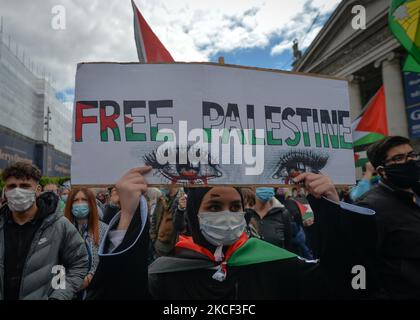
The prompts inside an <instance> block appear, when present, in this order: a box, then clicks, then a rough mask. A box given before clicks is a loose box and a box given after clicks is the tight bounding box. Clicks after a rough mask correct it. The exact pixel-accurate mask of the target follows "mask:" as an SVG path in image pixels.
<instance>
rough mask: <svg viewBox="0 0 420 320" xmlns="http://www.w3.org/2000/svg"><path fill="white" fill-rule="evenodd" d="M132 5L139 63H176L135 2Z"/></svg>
mask: <svg viewBox="0 0 420 320" xmlns="http://www.w3.org/2000/svg"><path fill="white" fill-rule="evenodd" d="M131 4H132V5H133V12H134V39H135V40H136V46H137V55H138V57H139V61H140V62H143V63H153V62H174V59H173V58H172V56H171V54H170V53H169V51H168V50H167V49H166V48H165V46H164V45H163V44H162V42H160V40H159V38H158V37H157V36H156V35H155V33H154V32H153V30H152V29H151V28H150V26H149V25H148V24H147V22H146V20H145V19H144V18H143V16H142V14H141V13H140V11H139V9H137V7H136V4H135V3H134V1H133V0H131Z"/></svg>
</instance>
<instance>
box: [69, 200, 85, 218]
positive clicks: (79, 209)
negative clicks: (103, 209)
mask: <svg viewBox="0 0 420 320" xmlns="http://www.w3.org/2000/svg"><path fill="white" fill-rule="evenodd" d="M71 213H73V216H74V217H75V218H76V219H84V218H86V217H87V216H88V215H89V205H88V204H87V203H75V204H73V207H72V208H71Z"/></svg>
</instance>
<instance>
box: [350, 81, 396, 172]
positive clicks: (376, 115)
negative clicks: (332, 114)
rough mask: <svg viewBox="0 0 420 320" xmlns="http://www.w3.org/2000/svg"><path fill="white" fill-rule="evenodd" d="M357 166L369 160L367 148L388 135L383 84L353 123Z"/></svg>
mask: <svg viewBox="0 0 420 320" xmlns="http://www.w3.org/2000/svg"><path fill="white" fill-rule="evenodd" d="M352 131H353V148H354V153H355V162H356V167H361V166H363V165H364V164H365V163H366V162H368V161H369V160H368V158H367V155H366V149H367V148H368V147H369V145H371V144H372V143H374V142H375V141H378V140H381V139H383V138H384V137H386V136H387V135H388V124H387V117H386V104H385V90H384V86H382V87H381V88H380V89H379V91H378V92H377V93H376V94H375V95H374V97H373V98H372V99H371V100H370V101H369V103H368V104H367V105H366V106H365V108H363V112H362V114H361V115H360V116H359V117H358V118H357V119H356V120H354V122H353V123H352Z"/></svg>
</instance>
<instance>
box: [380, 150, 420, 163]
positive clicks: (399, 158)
mask: <svg viewBox="0 0 420 320" xmlns="http://www.w3.org/2000/svg"><path fill="white" fill-rule="evenodd" d="M419 159H420V153H418V152H414V151H411V152H409V153H405V154H397V155H395V156H393V157H392V158H390V159H388V160H385V161H384V164H387V163H390V162H396V163H405V162H407V161H409V160H419Z"/></svg>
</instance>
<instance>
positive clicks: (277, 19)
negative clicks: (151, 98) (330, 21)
mask: <svg viewBox="0 0 420 320" xmlns="http://www.w3.org/2000/svg"><path fill="white" fill-rule="evenodd" d="M135 2H136V4H137V5H138V7H139V8H140V10H141V12H142V14H143V15H144V17H145V18H146V20H147V21H148V23H149V24H150V26H151V27H152V29H153V30H154V31H155V33H156V34H157V36H158V37H159V38H160V39H161V41H162V42H163V43H164V45H165V46H166V47H167V49H168V50H169V51H170V52H171V54H172V56H173V57H174V58H175V60H177V61H207V60H209V58H210V57H211V56H212V55H214V54H216V53H217V52H220V51H227V52H229V51H234V50H236V49H244V48H253V47H260V48H261V47H266V46H267V45H269V43H270V40H271V39H273V37H276V38H279V39H281V40H280V43H279V44H277V45H276V46H274V47H273V48H272V50H271V53H272V54H280V53H281V52H282V51H284V50H286V49H287V48H289V47H290V46H291V43H292V41H293V39H294V38H298V39H300V38H301V37H304V35H305V32H306V30H307V28H308V26H309V25H310V23H311V22H312V21H313V15H314V12H312V11H311V12H306V11H307V9H308V4H309V3H310V8H319V9H321V10H322V12H326V11H331V10H332V9H333V8H334V7H335V6H336V5H337V4H338V3H339V2H340V0H294V1H286V0H229V1H227V0H211V1H210V0H177V1H173V0H136V1H135ZM58 4H61V5H63V6H64V7H65V8H66V22H67V28H66V30H53V29H52V28H51V19H52V14H51V8H52V7H53V6H54V5H58ZM305 4H306V6H305ZM0 7H1V8H2V12H1V15H3V16H4V19H5V21H4V22H5V23H4V24H5V33H6V37H7V35H8V34H11V35H12V41H13V42H17V43H19V46H20V48H21V49H22V48H25V51H26V52H27V54H29V55H30V56H31V59H32V60H33V61H35V62H37V63H39V64H42V65H44V66H46V68H47V69H48V70H49V72H50V73H51V74H52V75H53V77H54V78H55V80H56V87H57V88H58V89H59V90H62V89H66V88H73V87H74V76H75V71H76V65H77V63H78V62H81V61H136V60H137V54H136V49H135V42H134V36H133V29H132V28H133V17H132V8H131V3H130V1H129V0H101V1H99V0H95V1H92V0H90V1H87V0H43V1H42V2H41V1H33V0H14V1H10V0H0ZM317 30H318V31H319V27H318V26H317V27H316V28H313V30H312V31H311V33H310V34H308V35H307V36H306V38H305V42H304V43H303V46H305V45H307V44H309V43H310V41H311V40H312V39H313V37H315V35H316V33H315V32H316V31H317ZM12 47H13V46H12Z"/></svg>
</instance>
